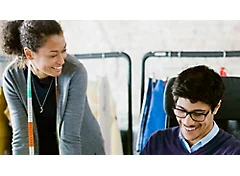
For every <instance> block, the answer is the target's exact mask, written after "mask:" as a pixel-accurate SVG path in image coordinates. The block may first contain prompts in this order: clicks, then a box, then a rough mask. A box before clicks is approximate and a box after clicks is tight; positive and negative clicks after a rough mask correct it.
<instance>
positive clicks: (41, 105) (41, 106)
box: [32, 79, 53, 113]
mask: <svg viewBox="0 0 240 176" xmlns="http://www.w3.org/2000/svg"><path fill="white" fill-rule="evenodd" d="M52 83H53V79H52V81H51V84H50V86H49V88H48V91H47V93H46V95H45V98H44V100H43V103H42V104H41V103H40V100H39V98H38V95H37V91H36V88H35V85H34V82H33V79H32V84H33V90H34V93H35V95H36V98H37V102H38V104H39V107H40V113H42V112H43V106H44V104H45V101H46V99H47V97H48V94H49V91H50V89H51V87H52Z"/></svg>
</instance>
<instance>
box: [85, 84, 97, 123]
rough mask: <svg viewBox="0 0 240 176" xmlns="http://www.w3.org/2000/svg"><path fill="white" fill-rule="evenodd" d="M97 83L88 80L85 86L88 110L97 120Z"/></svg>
mask: <svg viewBox="0 0 240 176" xmlns="http://www.w3.org/2000/svg"><path fill="white" fill-rule="evenodd" d="M98 84H99V81H97V80H89V81H88V86H87V98H88V103H89V106H90V109H91V111H92V113H93V115H94V117H95V118H96V119H97V117H98V106H99V105H98V103H99V102H98V96H97V89H98Z"/></svg>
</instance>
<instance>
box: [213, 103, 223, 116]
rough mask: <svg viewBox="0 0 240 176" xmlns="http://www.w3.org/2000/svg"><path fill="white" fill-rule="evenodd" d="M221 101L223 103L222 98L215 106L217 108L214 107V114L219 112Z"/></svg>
mask: <svg viewBox="0 0 240 176" xmlns="http://www.w3.org/2000/svg"><path fill="white" fill-rule="evenodd" d="M221 103H222V100H220V101H219V102H218V104H217V106H216V107H215V109H214V111H213V114H214V115H216V114H217V112H218V110H219V108H220V106H221Z"/></svg>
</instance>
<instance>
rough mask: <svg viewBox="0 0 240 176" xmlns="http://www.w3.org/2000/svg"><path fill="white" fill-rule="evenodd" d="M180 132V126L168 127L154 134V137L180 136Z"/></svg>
mask: <svg viewBox="0 0 240 176" xmlns="http://www.w3.org/2000/svg"><path fill="white" fill-rule="evenodd" d="M178 134H179V126H175V127H171V128H166V129H163V130H158V131H156V132H155V133H153V134H152V136H151V137H152V138H155V137H168V136H178Z"/></svg>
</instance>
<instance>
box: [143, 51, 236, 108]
mask: <svg viewBox="0 0 240 176" xmlns="http://www.w3.org/2000/svg"><path fill="white" fill-rule="evenodd" d="M150 57H159V58H166V57H186V58H188V57H191V58H194V57H195V58H196V57H209V58H212V57H214V58H216V57H222V58H226V57H240V51H153V52H148V53H146V54H145V55H144V56H143V59H142V63H141V95H140V96H141V97H140V98H141V99H140V111H141V107H142V103H143V97H144V89H145V67H146V61H147V59H149V58H150Z"/></svg>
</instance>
